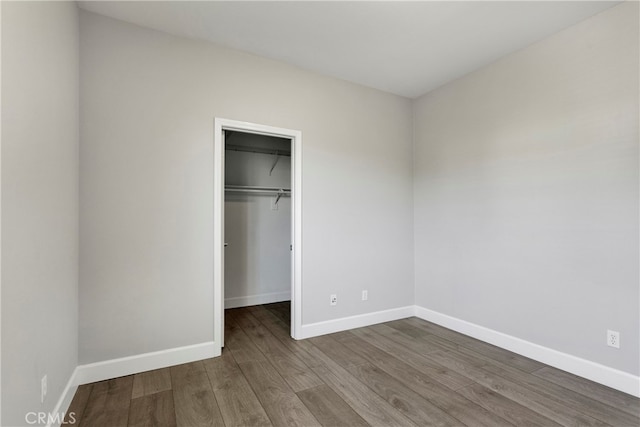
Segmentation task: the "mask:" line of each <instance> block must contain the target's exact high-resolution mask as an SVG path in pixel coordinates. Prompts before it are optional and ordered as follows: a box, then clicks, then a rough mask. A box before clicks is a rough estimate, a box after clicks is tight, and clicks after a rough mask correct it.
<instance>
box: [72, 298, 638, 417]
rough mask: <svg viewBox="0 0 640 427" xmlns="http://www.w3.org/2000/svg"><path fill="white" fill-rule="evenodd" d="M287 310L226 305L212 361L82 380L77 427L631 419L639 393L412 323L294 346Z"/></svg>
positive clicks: (273, 306)
mask: <svg viewBox="0 0 640 427" xmlns="http://www.w3.org/2000/svg"><path fill="white" fill-rule="evenodd" d="M289 310H290V306H289V303H277V304H268V305H264V306H254V307H245V308H237V309H232V310H227V312H226V314H225V315H226V318H225V320H226V325H225V335H226V340H227V341H226V347H225V348H224V350H223V353H222V356H221V357H219V358H215V359H207V360H204V361H199V362H193V363H188V364H184V365H179V366H173V367H171V368H166V369H158V370H155V371H150V372H144V373H141V374H137V375H133V376H128V377H122V378H116V379H112V380H108V381H101V382H97V383H93V384H86V385H82V386H80V387H79V389H78V391H77V393H76V395H75V397H74V399H73V402H72V403H71V407H70V408H69V412H73V413H75V419H76V423H75V425H80V426H88V427H94V426H109V427H115V426H189V427H196V426H223V425H224V426H227V427H229V426H270V425H273V426H289V425H296V426H319V425H322V426H365V425H372V426H509V425H517V426H556V425H562V426H607V425H609V426H620V427H632V426H639V425H640V418H639V416H640V399H637V398H634V397H632V396H629V395H627V394H624V393H621V392H618V391H616V390H613V389H610V388H607V387H604V386H602V385H599V384H596V383H593V382H591V381H588V380H585V379H582V378H580V377H576V376H574V375H571V374H569V373H566V372H563V371H559V370H557V369H555V368H552V367H549V366H546V365H544V364H542V363H539V362H536V361H534V360H531V359H527V358H525V357H522V356H519V355H517V354H514V353H511V352H508V351H506V350H502V349H500V348H498V347H494V346H492V345H489V344H486V343H483V342H481V341H478V340H475V339H473V338H469V337H467V336H464V335H461V334H458V333H457V332H453V331H451V330H448V329H445V328H442V327H440V326H437V325H434V324H432V323H429V322H425V321H423V320H420V319H417V318H410V319H404V320H398V321H395V322H388V323H385V324H380V325H374V326H369V327H366V328H360V329H355V330H352V331H348V332H340V333H336V334H331V335H325V336H322V337H317V338H311V339H309V340H303V341H295V340H293V339H291V338H290V336H289V322H290V317H289V313H290V311H289ZM70 420H71V417H69V418H68V419H67V422H68V421H70ZM70 424H71V423H70Z"/></svg>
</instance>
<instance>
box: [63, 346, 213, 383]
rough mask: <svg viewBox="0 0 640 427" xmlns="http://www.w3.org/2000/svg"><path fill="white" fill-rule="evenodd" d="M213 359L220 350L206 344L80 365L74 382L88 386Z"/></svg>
mask: <svg viewBox="0 0 640 427" xmlns="http://www.w3.org/2000/svg"><path fill="white" fill-rule="evenodd" d="M216 356H220V347H219V346H217V345H215V342H213V341H209V342H205V343H202V344H195V345H188V346H185V347H177V348H171V349H168V350H161V351H154V352H151V353H143V354H136V355H135V356H128V357H121V358H119V359H112V360H105V361H103V362H96V363H89V364H87V365H80V366H78V367H77V368H76V372H75V380H76V385H79V384H87V383H92V382H95V381H102V380H107V379H110V378H118V377H123V376H125V375H132V374H136V373H139V372H145V371H150V370H153V369H160V368H166V367H168V366H173V365H180V364H182V363H189V362H194V361H196V360H202V359H207V358H210V357H216Z"/></svg>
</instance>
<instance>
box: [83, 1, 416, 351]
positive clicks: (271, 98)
mask: <svg viewBox="0 0 640 427" xmlns="http://www.w3.org/2000/svg"><path fill="white" fill-rule="evenodd" d="M80 21H81V25H80V26H81V30H80V31H81V32H80V34H81V67H80V70H81V106H82V114H83V116H82V122H81V127H80V129H81V137H82V147H81V155H80V157H81V172H80V177H81V189H80V216H81V241H80V247H81V263H80V265H81V268H80V283H81V285H80V324H81V328H80V343H81V345H80V362H81V363H89V362H95V361H100V360H105V359H112V358H115V357H121V356H128V355H132V354H139V353H145V352H149V351H155V350H162V349H167V348H172V347H178V346H184V345H189V344H196V343H201V342H205V341H211V340H212V337H213V271H212V259H213V247H212V246H213V245H212V237H213V230H212V228H213V122H214V118H215V117H223V118H228V119H235V120H242V121H249V122H254V123H261V124H266V125H271V126H278V127H284V128H290V129H296V130H300V131H302V135H303V142H302V144H303V160H302V161H303V200H302V203H303V208H302V209H303V213H302V214H303V224H302V227H303V248H302V250H303V288H304V290H303V323H305V324H308V323H313V322H318V321H323V320H329V319H335V318H340V317H345V316H351V315H356V314H361V313H368V312H373V311H378V310H384V309H391V308H395V307H401V306H406V305H411V304H413V297H414V295H413V292H414V289H413V256H412V254H413V240H412V215H413V208H412V199H413V195H412V183H411V181H412V172H411V144H412V133H411V103H410V101H409V100H407V99H404V98H401V97H398V96H394V95H390V94H386V93H383V92H380V91H376V90H372V89H368V88H365V87H362V86H357V85H354V84H351V83H347V82H344V81H341V80H337V79H332V78H327V77H323V76H319V75H317V74H313V73H309V72H306V71H303V70H300V69H298V68H294V67H291V66H288V65H285V64H282V63H279V62H275V61H271V60H267V59H264V58H260V57H256V56H252V55H248V54H244V53H241V52H238V51H233V50H227V49H223V48H220V47H217V46H215V45H212V44H208V43H204V42H199V41H195V40H190V39H185V38H178V37H174V36H170V35H166V34H162V33H159V32H156V31H152V30H148V29H143V28H141V27H137V26H134V25H130V24H126V23H122V22H119V21H116V20H112V19H109V18H104V17H100V16H98V15H94V14H91V13H85V12H82V13H81V20H80ZM362 289H368V290H369V301H367V302H366V303H363V302H361V301H360V293H361V290H362ZM332 293H337V294H338V295H339V299H340V301H339V304H338V305H337V306H336V307H330V306H329V295H330V294H332Z"/></svg>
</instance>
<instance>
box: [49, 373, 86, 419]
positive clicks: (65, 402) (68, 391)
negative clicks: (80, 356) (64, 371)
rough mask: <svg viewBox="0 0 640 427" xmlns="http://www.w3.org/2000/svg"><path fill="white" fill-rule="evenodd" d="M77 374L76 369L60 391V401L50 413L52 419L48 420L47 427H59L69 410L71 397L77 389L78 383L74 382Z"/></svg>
mask: <svg viewBox="0 0 640 427" xmlns="http://www.w3.org/2000/svg"><path fill="white" fill-rule="evenodd" d="M77 373H78V368H77V367H76V368H75V369H74V370H73V372H72V373H71V376H70V377H69V381H67V385H66V386H65V388H64V390H62V394H61V395H60V399H58V403H56V406H55V407H54V408H53V411H52V412H51V415H52V418H50V419H49V422H48V424H47V427H60V425H61V424H62V422H63V421H64V415H65V414H66V413H67V411H68V410H69V405H71V401H72V400H73V396H75V394H76V390H77V389H78V383H77V382H76V374H77Z"/></svg>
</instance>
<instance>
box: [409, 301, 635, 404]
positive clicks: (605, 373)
mask: <svg viewBox="0 0 640 427" xmlns="http://www.w3.org/2000/svg"><path fill="white" fill-rule="evenodd" d="M415 316H416V317H419V318H421V319H424V320H427V321H429V322H433V323H435V324H438V325H440V326H444V327H445V328H448V329H452V330H454V331H456V332H460V333H462V334H465V335H468V336H470V337H473V338H476V339H479V340H481V341H484V342H488V343H489V344H493V345H496V346H498V347H501V348H504V349H506V350H509V351H512V352H514V353H517V354H520V355H522V356H525V357H528V358H530V359H533V360H537V361H538V362H542V363H545V364H547V365H549V366H553V367H555V368H558V369H562V370H563V371H567V372H571V373H572V374H575V375H578V376H580V377H583V378H586V379H589V380H591V381H595V382H597V383H600V384H603V385H606V386H608V387H611V388H614V389H616V390H620V391H622V392H625V393H628V394H630V395H632V396H636V397H640V377H637V376H635V375H632V374H629V373H627V372H623V371H619V370H617V369H613V368H610V367H608V366H605V365H601V364H599V363H595V362H592V361H589V360H586V359H582V358H580V357H577V356H573V355H571V354H567V353H563V352H561V351H557V350H553V349H551V348H548V347H543V346H541V345H538V344H534V343H532V342H529V341H525V340H523V339H520V338H516V337H514V336H511V335H507V334H504V333H502V332H498V331H495V330H493V329H489V328H485V327H484V326H480V325H476V324H475V323H471V322H467V321H466V320H461V319H458V318H455V317H451V316H448V315H446V314H442V313H439V312H437V311H433V310H429V309H427V308H423V307H419V306H415Z"/></svg>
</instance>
